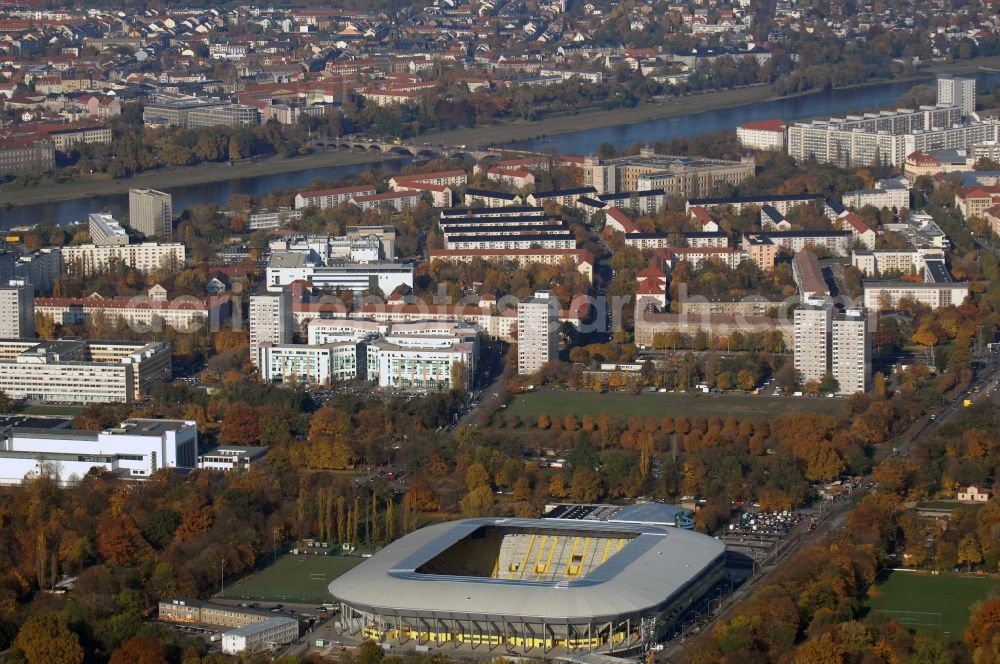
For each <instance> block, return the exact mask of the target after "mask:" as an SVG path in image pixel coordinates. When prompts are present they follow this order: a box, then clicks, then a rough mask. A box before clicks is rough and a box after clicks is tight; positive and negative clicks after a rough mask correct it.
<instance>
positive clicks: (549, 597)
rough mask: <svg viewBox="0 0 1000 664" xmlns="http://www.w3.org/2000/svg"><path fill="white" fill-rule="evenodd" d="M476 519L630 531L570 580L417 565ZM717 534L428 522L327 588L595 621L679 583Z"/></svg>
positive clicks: (659, 596)
mask: <svg viewBox="0 0 1000 664" xmlns="http://www.w3.org/2000/svg"><path fill="white" fill-rule="evenodd" d="M482 526H494V527H498V528H510V529H514V530H523V531H527V532H530V531H532V530H535V531H539V532H548V533H552V532H553V531H565V532H566V533H567V535H578V534H580V533H592V536H594V537H600V536H602V535H603V536H606V537H622V536H625V537H630V538H632V539H630V540H629V542H628V543H627V544H625V546H624V547H623V548H622V549H621V550H620V551H619V552H618V553H616V554H615V555H613V556H611V557H610V558H608V559H607V561H605V562H604V563H603V564H601V565H598V566H597V567H595V568H593V569H592V570H591V571H590V572H589V573H588V574H586V575H585V576H581V577H577V578H574V579H572V580H567V579H556V580H547V581H546V580H542V581H539V580H530V579H529V580H522V579H495V578H487V577H476V576H451V575H442V574H426V573H420V572H417V569H418V568H420V567H421V566H422V565H423V564H424V563H426V562H427V561H429V560H431V559H432V558H434V557H435V556H437V555H439V554H441V553H442V552H444V551H445V550H447V549H448V548H449V547H451V546H452V545H454V544H455V543H456V542H459V541H460V540H462V539H464V538H466V537H468V536H469V535H471V534H472V533H473V532H475V531H476V530H477V529H478V528H480V527H482ZM724 550H725V546H724V545H723V544H722V542H720V541H718V540H716V539H714V538H712V537H708V536H706V535H701V534H698V533H693V532H690V531H687V530H681V529H678V528H664V527H658V526H651V525H643V524H623V523H600V522H598V523H594V522H586V521H574V522H565V521H555V520H545V519H503V518H485V519H467V520H463V521H455V522H449V523H442V524H436V525H433V526H428V527H426V528H422V529H420V530H417V531H416V532H413V533H411V534H409V535H407V536H406V537H404V538H402V539H400V540H398V541H396V542H393V543H392V544H390V545H389V546H387V547H385V548H384V549H382V550H381V551H379V552H378V553H377V554H375V555H374V556H373V557H371V558H369V559H368V560H366V561H365V562H363V563H362V564H361V565H358V566H357V567H355V568H354V569H352V570H350V571H349V572H347V573H346V574H344V575H343V576H341V577H339V578H337V579H335V580H334V581H333V582H332V583H331V584H330V586H329V590H330V593H331V594H332V595H333V596H334V597H335V598H336V599H337V600H339V601H342V602H344V603H346V604H348V605H351V606H353V607H355V608H357V609H361V610H364V611H370V612H374V613H384V614H386V615H396V614H403V615H424V616H427V617H432V616H435V617H438V618H441V617H448V616H449V615H451V614H453V615H455V616H456V617H461V618H463V619H467V618H475V617H477V616H482V617H484V618H485V617H488V616H490V617H497V616H504V617H512V618H531V619H541V620H544V621H548V622H553V623H572V622H582V621H587V622H589V621H601V620H603V619H609V620H610V619H613V618H615V617H617V616H622V615H625V614H633V613H640V612H643V611H646V610H649V609H653V608H655V607H657V606H659V605H662V604H663V603H665V602H666V601H667V600H668V599H669V598H671V597H673V596H674V595H676V594H678V593H679V592H681V591H683V590H685V589H686V588H687V587H688V586H689V584H691V583H693V582H695V581H696V580H697V579H698V578H699V577H700V576H701V575H702V574H703V573H704V572H706V571H707V570H709V569H711V568H712V566H713V565H714V564H715V563H716V562H717V561H718V559H719V557H720V556H722V555H723V552H724Z"/></svg>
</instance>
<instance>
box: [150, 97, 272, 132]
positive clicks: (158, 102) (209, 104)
mask: <svg viewBox="0 0 1000 664" xmlns="http://www.w3.org/2000/svg"><path fill="white" fill-rule="evenodd" d="M164 97H166V96H165V95H161V98H159V99H154V100H152V101H150V102H149V103H147V104H146V105H145V106H144V107H143V112H142V121H143V123H144V124H145V125H146V126H147V127H182V128H184V129H200V128H203V127H220V126H221V127H246V126H250V125H256V124H260V111H259V110H257V108H256V107H254V106H246V105H243V104H234V103H231V102H228V101H224V100H221V99H211V98H203V97H176V98H173V99H164Z"/></svg>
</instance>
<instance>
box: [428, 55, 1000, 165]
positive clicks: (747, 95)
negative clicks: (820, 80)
mask: <svg viewBox="0 0 1000 664" xmlns="http://www.w3.org/2000/svg"><path fill="white" fill-rule="evenodd" d="M981 67H997V68H1000V56H990V57H987V58H977V59H975V60H962V61H959V62H955V63H936V64H934V65H931V66H929V67H927V68H926V69H925V70H922V71H920V72H917V73H915V74H913V75H911V76H901V77H899V78H893V79H885V80H877V81H866V82H865V83H859V84H857V85H850V86H845V87H844V88H837V89H838V90H847V89H857V88H872V87H878V86H882V85H886V84H889V83H906V82H910V81H913V82H916V81H924V80H928V79H930V78H932V77H934V76H937V75H939V74H956V75H959V74H973V73H976V72H978V71H979V70H980V68H981ZM815 92H819V91H818V90H810V91H808V92H803V93H799V94H794V95H776V94H774V91H773V90H772V89H771V86H769V85H759V86H753V87H748V88H737V89H735V90H725V91H721V92H705V93H699V94H691V95H687V96H684V97H670V98H667V99H665V100H663V101H654V102H649V103H646V104H641V105H639V106H636V107H635V108H616V109H612V110H610V111H603V110H593V111H581V112H579V113H575V114H571V115H560V116H550V117H546V118H542V119H541V120H533V121H530V122H529V121H521V122H509V123H502V124H496V125H489V126H485V127H473V128H470V129H454V130H449V131H440V132H428V133H426V134H421V136H420V138H421V139H423V140H426V141H428V142H430V143H446V144H450V145H468V146H470V147H484V146H489V145H506V144H508V143H515V142H517V141H524V140H529V139H533V138H539V137H542V136H556V135H559V134H566V133H570V132H577V131H588V130H592V129H601V128H603V127H612V126H616V125H627V124H635V123H637V122H648V121H650V120H662V119H665V118H671V117H676V116H679V115H689V114H695V113H704V112H706V111H714V110H719V109H723V108H736V107H739V106H746V105H748V104H757V103H761V102H767V101H781V100H782V99H791V98H794V97H801V96H804V95H809V94H813V93H815ZM859 110H860V109H859Z"/></svg>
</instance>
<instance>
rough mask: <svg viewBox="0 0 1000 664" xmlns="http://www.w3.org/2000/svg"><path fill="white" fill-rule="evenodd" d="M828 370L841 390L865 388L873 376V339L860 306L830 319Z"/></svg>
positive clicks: (852, 391) (860, 389)
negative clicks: (830, 333) (831, 330)
mask: <svg viewBox="0 0 1000 664" xmlns="http://www.w3.org/2000/svg"><path fill="white" fill-rule="evenodd" d="M830 370H831V372H832V374H833V377H834V378H835V379H837V383H838V385H839V386H840V388H839V392H840V394H855V393H856V392H867V391H868V386H869V383H870V382H871V376H872V343H871V329H870V328H869V326H868V317H867V316H866V315H865V312H864V310H863V309H848V310H847V311H845V312H844V313H843V314H841V315H838V316H835V317H834V319H833V333H832V335H831V343H830Z"/></svg>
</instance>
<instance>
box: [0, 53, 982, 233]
mask: <svg viewBox="0 0 1000 664" xmlns="http://www.w3.org/2000/svg"><path fill="white" fill-rule="evenodd" d="M982 67H991V68H1000V56H993V57H989V58H979V59H976V60H963V61H960V62H956V63H939V64H935V65H932V66H931V67H928V68H927V69H926V70H924V71H921V72H919V73H916V74H914V75H912V76H907V77H902V78H897V79H892V80H888V81H881V80H880V81H870V82H866V83H863V84H859V85H856V86H850V88H845V89H856V88H867V87H876V86H881V85H885V84H887V83H905V82H910V81H921V80H928V79H929V78H931V77H933V76H935V75H937V74H944V73H950V74H968V73H974V72H976V71H979V70H980V68H982ZM808 94H811V92H807V93H803V94H800V95H786V96H780V95H775V94H774V93H773V90H772V89H771V87H770V86H754V87H749V88H739V89H735V90H726V91H721V92H707V93H703V94H693V95H687V96H683V97H670V98H667V99H664V100H662V101H656V102H651V103H647V104H642V105H640V106H637V107H635V108H622V109H613V110H610V111H606V110H593V111H583V112H580V113H576V114H572V115H561V116H555V117H547V118H543V119H541V120H535V121H530V122H529V121H521V122H507V123H500V124H496V125H489V126H484V127H474V128H468V129H454V130H448V131H436V132H429V133H426V134H422V135H421V136H419V137H417V138H416V139H414V140H415V141H417V142H429V143H445V144H448V145H468V146H471V147H482V146H488V145H506V144H509V143H514V142H517V141H524V140H530V139H533V138H538V137H540V136H556V135H559V134H567V133H572V132H580V131H589V130H596V129H601V128H605V127H611V126H619V125H630V124H637V123H642V122H648V121H651V120H659V119H666V118H671V117H677V116H684V115H695V114H699V113H705V112H710V111H715V110H720V109H725V108H738V107H741V106H747V105H749V104H756V103H761V102H767V101H779V100H782V99H790V98H793V97H801V96H804V95H808ZM392 158H395V155H390V156H381V155H375V154H358V153H348V152H338V151H331V152H318V153H315V154H311V155H306V156H302V157H292V158H281V157H270V158H265V159H260V160H257V161H248V162H242V163H237V164H234V165H233V166H229V165H228V164H201V165H198V166H190V167H186V168H172V169H163V170H160V171H154V172H148V173H141V174H139V175H136V176H133V177H131V178H128V179H124V180H112V179H110V178H108V177H107V176H103V175H102V176H94V177H93V178H86V179H83V178H81V179H77V180H74V181H72V182H69V183H66V184H55V183H44V184H41V185H39V186H36V187H29V188H17V189H11V188H9V187H10V185H7V186H6V187H0V216H2V211H3V207H4V206H10V205H27V204H40V203H55V202H60V201H69V200H74V199H79V198H89V197H101V196H112V195H116V194H123V193H126V192H128V190H129V189H133V188H144V187H151V188H159V189H170V188H177V187H185V186H194V185H204V184H206V183H212V182H225V181H230V180H235V179H240V178H253V177H260V176H267V175H276V174H282V173H295V172H299V171H305V170H310V169H317V168H327V167H330V168H333V167H337V166H352V165H358V164H367V163H371V164H376V163H378V162H380V161H383V160H386V159H392Z"/></svg>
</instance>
